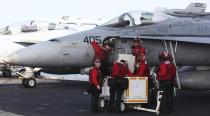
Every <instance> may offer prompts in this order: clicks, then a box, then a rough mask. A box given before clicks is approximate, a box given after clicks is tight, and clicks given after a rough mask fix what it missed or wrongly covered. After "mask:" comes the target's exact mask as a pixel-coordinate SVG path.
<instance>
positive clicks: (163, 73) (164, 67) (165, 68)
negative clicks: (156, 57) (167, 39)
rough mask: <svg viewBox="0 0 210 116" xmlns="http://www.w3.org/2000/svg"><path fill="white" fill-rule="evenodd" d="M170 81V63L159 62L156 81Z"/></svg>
mask: <svg viewBox="0 0 210 116" xmlns="http://www.w3.org/2000/svg"><path fill="white" fill-rule="evenodd" d="M171 79H172V70H171V63H170V62H169V61H165V62H161V63H160V66H159V69H158V72H157V80H159V81H160V80H171Z"/></svg>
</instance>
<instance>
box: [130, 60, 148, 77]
mask: <svg viewBox="0 0 210 116" xmlns="http://www.w3.org/2000/svg"><path fill="white" fill-rule="evenodd" d="M134 76H139V77H148V78H150V70H149V66H148V64H146V63H145V62H141V63H137V69H136V72H135V74H134Z"/></svg>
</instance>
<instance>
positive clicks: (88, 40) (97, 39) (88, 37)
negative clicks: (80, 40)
mask: <svg viewBox="0 0 210 116" xmlns="http://www.w3.org/2000/svg"><path fill="white" fill-rule="evenodd" d="M100 37H101V36H86V37H85V39H84V42H85V43H87V44H91V43H92V42H93V41H94V40H95V41H96V42H97V43H98V44H101V43H102V41H101V39H100Z"/></svg>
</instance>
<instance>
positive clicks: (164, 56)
mask: <svg viewBox="0 0 210 116" xmlns="http://www.w3.org/2000/svg"><path fill="white" fill-rule="evenodd" d="M159 58H160V59H164V60H167V59H168V53H166V52H160V53H159Z"/></svg>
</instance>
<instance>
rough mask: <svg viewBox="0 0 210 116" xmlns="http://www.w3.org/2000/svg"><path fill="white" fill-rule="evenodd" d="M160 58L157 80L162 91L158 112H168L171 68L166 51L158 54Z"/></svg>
mask: <svg viewBox="0 0 210 116" xmlns="http://www.w3.org/2000/svg"><path fill="white" fill-rule="evenodd" d="M159 59H160V65H159V69H158V72H157V80H158V81H159V89H160V90H162V91H163V92H164V95H163V98H162V102H161V106H160V112H161V113H162V114H168V113H170V109H171V107H172V106H171V105H172V104H171V100H172V99H171V98H172V95H171V93H172V92H171V91H172V89H171V87H172V85H171V84H172V83H171V82H172V76H173V74H172V73H173V72H172V68H171V63H170V62H169V61H168V54H167V53H166V52H161V53H160V54H159Z"/></svg>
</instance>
